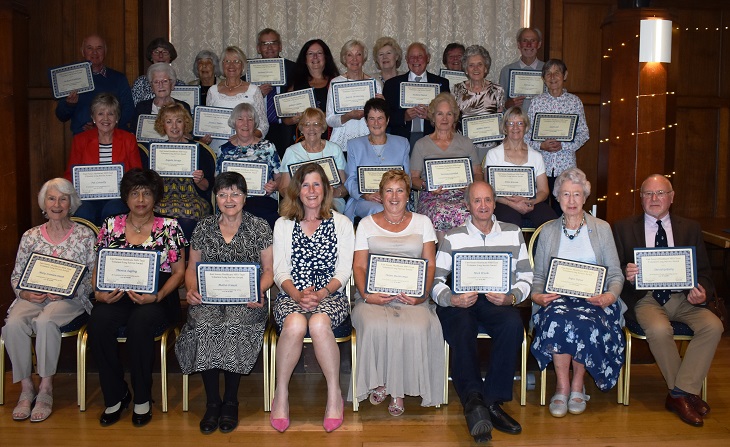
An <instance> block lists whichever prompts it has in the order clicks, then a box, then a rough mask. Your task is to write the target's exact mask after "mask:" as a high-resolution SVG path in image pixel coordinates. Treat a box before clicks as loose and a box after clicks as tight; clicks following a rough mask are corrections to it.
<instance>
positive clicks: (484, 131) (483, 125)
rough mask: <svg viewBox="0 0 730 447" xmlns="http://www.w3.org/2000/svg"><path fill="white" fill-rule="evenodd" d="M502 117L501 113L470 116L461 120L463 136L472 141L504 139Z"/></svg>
mask: <svg viewBox="0 0 730 447" xmlns="http://www.w3.org/2000/svg"><path fill="white" fill-rule="evenodd" d="M502 118H503V116H502V114H501V113H490V114H487V115H477V116H470V117H467V118H463V119H462V120H461V129H462V132H464V136H465V137H467V138H469V139H471V141H472V142H473V143H486V142H487V141H502V140H503V139H504V134H503V133H502Z"/></svg>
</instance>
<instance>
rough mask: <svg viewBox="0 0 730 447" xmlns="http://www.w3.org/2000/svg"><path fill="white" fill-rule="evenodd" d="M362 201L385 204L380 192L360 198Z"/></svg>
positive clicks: (369, 193) (363, 195) (366, 194)
mask: <svg viewBox="0 0 730 447" xmlns="http://www.w3.org/2000/svg"><path fill="white" fill-rule="evenodd" d="M360 198H361V199H365V200H367V201H368V202H375V203H383V198H382V197H380V193H379V192H368V193H365V194H362V195H361V196H360Z"/></svg>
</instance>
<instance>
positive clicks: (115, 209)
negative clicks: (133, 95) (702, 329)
mask: <svg viewBox="0 0 730 447" xmlns="http://www.w3.org/2000/svg"><path fill="white" fill-rule="evenodd" d="M120 113H121V112H120V108H119V101H118V100H117V98H115V97H114V95H112V94H110V93H100V94H98V95H96V97H95V98H94V100H93V101H91V119H92V121H93V122H94V124H95V125H96V128H94V129H89V130H87V131H84V132H81V133H80V134H78V135H76V136H74V139H73V142H72V143H71V155H70V156H69V159H68V165H67V167H66V173H65V175H64V177H65V178H66V180H69V181H71V180H72V168H73V167H74V166H75V165H96V164H98V165H105V164H112V163H122V164H124V169H125V170H129V169H133V168H141V167H142V161H141V160H140V158H139V149H138V148H137V140H136V139H135V138H134V135H133V134H131V133H129V132H126V131H123V130H121V129H118V128H116V125H117V122H118V121H119V114H120ZM126 211H127V207H126V205H125V204H124V202H123V201H122V200H119V199H108V200H85V201H83V202H82V203H81V206H80V207H79V209H78V210H76V216H78V217H82V218H84V219H86V220H89V221H91V222H93V223H94V224H95V225H99V224H101V222H102V220H103V219H104V218H105V217H107V216H110V215H113V214H119V213H123V212H126Z"/></svg>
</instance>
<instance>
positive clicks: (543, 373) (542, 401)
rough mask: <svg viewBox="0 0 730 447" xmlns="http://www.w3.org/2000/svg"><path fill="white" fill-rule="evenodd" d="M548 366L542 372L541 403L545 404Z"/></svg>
mask: <svg viewBox="0 0 730 447" xmlns="http://www.w3.org/2000/svg"><path fill="white" fill-rule="evenodd" d="M545 382H547V368H545V369H543V370H542V372H541V373H540V405H542V406H545V392H546V389H547V384H546V383H545Z"/></svg>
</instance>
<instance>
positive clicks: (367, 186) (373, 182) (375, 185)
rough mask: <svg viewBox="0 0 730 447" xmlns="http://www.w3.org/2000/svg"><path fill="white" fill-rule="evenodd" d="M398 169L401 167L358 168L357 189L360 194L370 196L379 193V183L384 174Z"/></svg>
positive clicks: (401, 167)
mask: <svg viewBox="0 0 730 447" xmlns="http://www.w3.org/2000/svg"><path fill="white" fill-rule="evenodd" d="M393 169H400V170H403V166H400V165H392V166H358V167H357V189H358V191H359V192H360V194H372V193H375V192H378V191H380V181H381V180H382V179H383V174H385V173H386V172H388V171H390V170H393Z"/></svg>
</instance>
